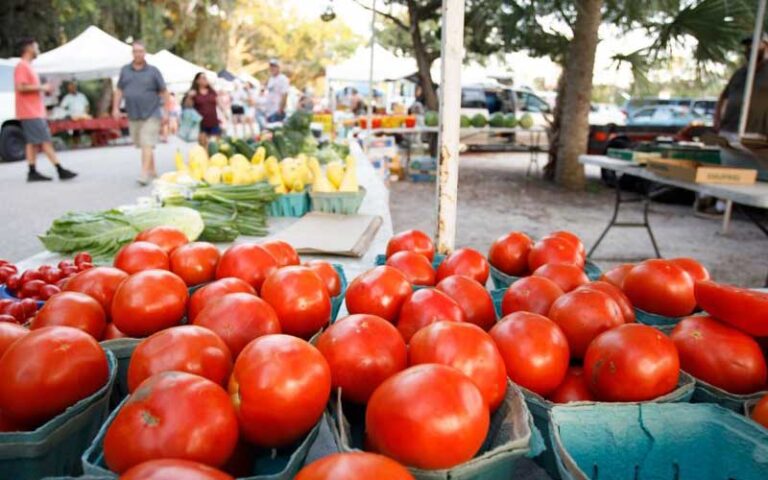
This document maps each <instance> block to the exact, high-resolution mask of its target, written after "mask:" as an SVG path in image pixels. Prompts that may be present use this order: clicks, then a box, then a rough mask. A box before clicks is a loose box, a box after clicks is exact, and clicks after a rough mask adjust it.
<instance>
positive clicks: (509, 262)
mask: <svg viewBox="0 0 768 480" xmlns="http://www.w3.org/2000/svg"><path fill="white" fill-rule="evenodd" d="M532 246H533V240H531V237H529V236H528V235H526V234H524V233H523V232H510V233H508V234H506V235H503V236H501V237H499V238H497V239H496V241H494V242H493V244H492V245H491V249H490V250H489V251H488V260H489V261H490V262H491V265H493V266H494V267H496V268H497V269H499V270H501V271H502V272H504V273H506V274H507V275H513V276H518V277H519V276H522V275H525V273H526V272H528V253H529V252H530V251H531V247H532Z"/></svg>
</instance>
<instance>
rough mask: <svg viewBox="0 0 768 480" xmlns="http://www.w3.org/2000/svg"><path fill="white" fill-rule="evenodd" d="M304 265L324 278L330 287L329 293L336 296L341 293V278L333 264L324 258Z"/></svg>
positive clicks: (324, 281)
mask: <svg viewBox="0 0 768 480" xmlns="http://www.w3.org/2000/svg"><path fill="white" fill-rule="evenodd" d="M304 266H305V267H307V268H309V269H310V270H312V271H313V272H315V273H316V274H317V275H318V276H319V277H320V278H321V279H322V280H323V283H325V286H326V288H327V289H328V295H330V296H331V297H336V296H338V295H340V294H341V278H340V277H339V272H337V271H336V269H335V268H333V265H331V264H330V263H328V262H324V261H322V260H312V261H309V262H307V263H305V264H304Z"/></svg>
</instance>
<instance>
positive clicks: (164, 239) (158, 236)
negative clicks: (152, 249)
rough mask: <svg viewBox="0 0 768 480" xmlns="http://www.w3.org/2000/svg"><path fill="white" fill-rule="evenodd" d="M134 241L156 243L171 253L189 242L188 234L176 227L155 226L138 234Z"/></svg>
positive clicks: (167, 252)
mask: <svg viewBox="0 0 768 480" xmlns="http://www.w3.org/2000/svg"><path fill="white" fill-rule="evenodd" d="M133 241H134V242H149V243H154V244H155V245H157V246H158V247H160V248H162V249H163V251H164V252H165V253H166V254H168V255H170V254H171V252H173V251H174V250H175V249H176V248H178V247H180V246H182V245H185V244H187V243H189V239H188V238H187V236H186V235H185V234H184V232H182V231H181V230H179V229H178V228H176V227H167V226H160V227H153V228H148V229H146V230H144V231H143V232H141V233H139V234H138V235H136V238H135V239H134V240H133Z"/></svg>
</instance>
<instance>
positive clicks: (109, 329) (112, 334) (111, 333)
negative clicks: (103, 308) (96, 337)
mask: <svg viewBox="0 0 768 480" xmlns="http://www.w3.org/2000/svg"><path fill="white" fill-rule="evenodd" d="M117 338H126V335H125V334H124V333H123V332H121V331H120V330H118V329H117V327H116V326H115V324H114V323H112V322H109V323H108V324H107V326H106V327H105V328H104V337H103V338H102V341H106V340H115V339H117Z"/></svg>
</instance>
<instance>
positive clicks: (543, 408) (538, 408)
mask: <svg viewBox="0 0 768 480" xmlns="http://www.w3.org/2000/svg"><path fill="white" fill-rule="evenodd" d="M694 385H695V381H694V379H693V377H691V376H690V375H688V374H687V373H685V372H680V379H679V380H678V382H677V388H676V389H675V390H673V391H671V392H669V393H668V394H666V395H662V396H661V397H658V398H656V399H654V400H651V401H650V402H643V403H680V402H683V403H685V402H688V401H689V400H690V399H691V396H692V395H693V390H694ZM519 388H520V390H521V391H522V392H523V396H524V397H525V403H526V404H527V405H528V410H530V412H531V415H533V421H534V424H535V425H536V427H537V428H538V429H539V430H540V431H541V432H542V435H543V437H544V444H545V445H546V447H547V449H546V450H545V451H544V452H543V453H542V454H541V455H539V457H538V458H536V463H538V464H539V465H540V466H541V467H542V468H543V469H544V470H546V471H547V473H548V474H549V475H550V476H552V477H553V478H559V477H558V470H557V462H556V460H555V455H554V449H553V439H552V437H551V435H550V431H549V422H550V414H551V411H552V409H553V408H554V407H556V406H558V404H556V403H553V402H550V401H549V400H547V399H545V398H544V397H542V396H541V395H538V394H536V393H533V392H532V391H530V390H528V389H525V388H523V387H519ZM633 404H634V405H636V404H637V403H624V402H621V403H620V402H571V403H569V404H567V405H568V406H594V405H605V406H619V405H633Z"/></svg>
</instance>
